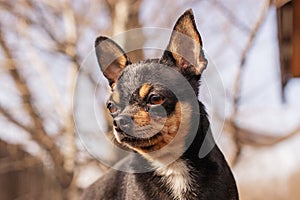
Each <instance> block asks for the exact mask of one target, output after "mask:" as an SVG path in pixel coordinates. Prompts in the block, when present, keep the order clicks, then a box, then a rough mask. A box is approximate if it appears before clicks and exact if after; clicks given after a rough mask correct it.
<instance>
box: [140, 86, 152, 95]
mask: <svg viewBox="0 0 300 200" xmlns="http://www.w3.org/2000/svg"><path fill="white" fill-rule="evenodd" d="M150 89H151V85H150V84H148V83H146V84H144V85H143V86H142V87H141V88H140V90H139V95H140V97H141V98H145V97H146V96H147V94H148V93H149V91H150Z"/></svg>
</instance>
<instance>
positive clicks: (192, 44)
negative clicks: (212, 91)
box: [162, 9, 207, 76]
mask: <svg viewBox="0 0 300 200" xmlns="http://www.w3.org/2000/svg"><path fill="white" fill-rule="evenodd" d="M162 59H163V60H171V61H173V62H174V64H175V65H176V66H177V67H178V70H179V71H180V72H181V73H183V74H189V75H196V76H197V75H201V73H202V71H203V70H204V69H205V68H206V65H207V60H206V58H205V56H204V53H203V50H202V41H201V37H200V34H199V32H198V30H197V27H196V23H195V20H194V15H193V11H192V9H189V10H187V11H185V13H184V14H183V15H181V16H180V18H179V19H178V20H177V22H176V24H175V26H174V29H173V32H172V35H171V38H170V41H169V44H168V46H167V49H166V50H165V52H164V54H163V57H162Z"/></svg>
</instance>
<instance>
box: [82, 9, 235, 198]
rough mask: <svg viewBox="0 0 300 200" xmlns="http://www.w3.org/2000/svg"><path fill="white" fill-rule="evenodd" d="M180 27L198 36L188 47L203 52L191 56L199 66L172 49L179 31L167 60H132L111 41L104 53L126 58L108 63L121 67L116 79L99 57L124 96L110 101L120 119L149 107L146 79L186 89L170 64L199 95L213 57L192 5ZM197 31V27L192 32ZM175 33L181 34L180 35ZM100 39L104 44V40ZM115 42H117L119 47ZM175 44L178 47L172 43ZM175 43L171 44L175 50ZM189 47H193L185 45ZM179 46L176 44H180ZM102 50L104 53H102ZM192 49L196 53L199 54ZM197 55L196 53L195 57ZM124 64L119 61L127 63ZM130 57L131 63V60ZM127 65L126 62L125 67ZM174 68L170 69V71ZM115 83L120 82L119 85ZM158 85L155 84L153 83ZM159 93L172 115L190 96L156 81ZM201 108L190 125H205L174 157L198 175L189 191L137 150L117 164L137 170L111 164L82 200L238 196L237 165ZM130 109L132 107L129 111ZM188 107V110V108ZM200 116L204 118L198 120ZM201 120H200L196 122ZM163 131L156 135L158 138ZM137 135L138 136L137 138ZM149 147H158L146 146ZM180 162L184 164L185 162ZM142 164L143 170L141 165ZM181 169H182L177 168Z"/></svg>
mask: <svg viewBox="0 0 300 200" xmlns="http://www.w3.org/2000/svg"><path fill="white" fill-rule="evenodd" d="M185 25H188V26H189V25H190V26H189V27H192V30H188V29H185ZM174 30H180V31H181V33H183V34H186V35H188V36H189V37H191V38H192V39H194V40H195V41H198V43H196V45H195V46H190V47H189V46H188V47H189V48H188V49H192V48H197V50H198V51H196V52H199V54H200V55H191V57H192V58H196V59H198V60H196V61H197V62H196V63H201V65H202V66H200V67H199V66H197V65H196V64H195V63H193V62H189V61H188V60H185V58H184V57H180V56H176V54H173V53H174V52H170V50H172V48H178V47H179V48H180V47H182V46H184V45H185V44H182V43H180V42H181V40H180V39H179V40H178V39H176V37H175V36H174V37H173V35H172V36H171V40H170V43H169V45H168V47H167V49H166V51H165V52H164V54H163V56H162V58H161V59H151V60H146V61H142V62H139V63H133V64H131V63H130V61H129V59H128V57H127V56H126V54H125V53H124V51H123V50H122V49H121V48H120V47H119V46H118V45H116V44H115V43H114V42H113V41H112V40H108V45H107V46H113V48H112V49H114V50H115V51H114V52H112V51H113V50H112V49H109V50H107V51H108V52H105V53H104V55H106V56H107V55H108V56H109V55H110V54H113V56H116V55H117V57H118V58H119V61H120V62H114V63H113V66H112V65H109V66H108V68H110V67H112V68H113V69H114V70H115V72H119V73H120V74H118V78H117V79H115V77H116V76H115V74H113V75H112V74H110V73H111V72H109V70H108V71H105V70H106V69H105V67H106V66H104V64H103V62H102V60H103V59H102V58H98V61H99V65H100V67H101V69H102V71H103V72H104V75H105V76H106V77H107V79H108V80H109V83H110V85H111V87H112V90H113V91H114V92H117V93H118V98H119V99H118V101H116V100H114V99H113V97H111V98H110V100H109V102H112V103H114V105H115V106H116V108H117V109H115V110H116V111H114V113H112V116H113V118H114V119H116V117H118V116H120V115H124V112H125V111H124V110H126V112H127V115H128V113H130V112H132V113H134V112H136V111H135V110H137V109H141V110H143V111H145V112H148V111H147V108H148V107H149V106H151V105H149V102H148V101H147V98H148V97H147V96H146V97H144V98H143V99H141V98H140V97H139V93H138V91H139V90H138V89H139V88H140V87H141V86H142V85H143V84H145V83H149V81H152V82H153V81H155V80H157V79H158V78H159V79H160V80H159V82H162V83H164V82H167V83H168V84H169V85H170V86H171V87H174V88H177V89H178V91H179V92H180V93H182V94H185V93H184V92H185V91H184V90H185V88H182V83H181V82H180V81H179V80H178V79H177V78H176V76H173V74H172V73H173V72H172V70H171V71H165V70H163V69H164V67H170V68H172V69H174V70H173V71H176V72H177V73H180V74H181V75H183V76H184V77H185V79H186V80H188V83H189V84H190V86H191V87H192V89H193V91H194V94H195V96H198V89H199V80H200V77H201V73H202V70H203V69H204V68H205V67H206V64H207V61H206V59H205V57H204V54H203V50H202V40H201V38H200V34H199V33H198V31H197V29H196V24H195V22H194V17H193V14H192V11H191V10H188V11H187V12H185V13H184V14H183V15H182V16H181V17H180V18H179V20H178V21H177V23H176V25H175V27H174ZM189 31H191V32H189ZM100 38H101V39H97V41H96V46H97V45H101V41H103V40H105V38H104V37H100ZM174 38H175V39H174ZM99 42H100V43H99ZM114 45H116V46H115V47H114ZM172 45H173V47H172ZM170 48H171V49H170ZM185 48H187V47H186V46H185ZM98 49H100V51H98V52H97V56H98V57H99V56H100V57H101V56H102V55H101V52H103V51H105V48H104V47H99V48H98ZM175 50H176V49H175ZM99 52H100V54H99ZM193 52H194V51H191V52H190V53H193ZM193 56H195V57H193ZM122 61H124V62H123V65H122V66H120V68H119V69H118V64H120V63H121V64H122ZM125 61H126V62H125ZM124 64H125V65H126V66H124ZM169 73H170V74H169ZM114 85H115V86H114ZM152 87H153V88H152ZM152 89H153V90H154V91H153V92H156V93H159V94H160V95H162V96H164V98H165V99H164V100H165V101H164V102H163V103H162V104H161V106H163V107H164V109H165V110H166V112H167V116H166V117H172V116H173V115H175V114H176V108H175V107H176V106H175V105H176V104H177V102H179V103H183V102H188V101H189V98H190V97H189V96H184V95H183V97H182V98H181V99H179V98H176V95H174V94H173V93H172V92H171V91H170V90H169V89H168V88H165V87H164V86H162V85H159V84H158V85H155V84H154V85H152V86H151V89H149V90H150V91H151V90H152ZM197 106H199V110H198V109H196V108H195V109H191V111H186V112H191V113H192V114H193V115H197V116H199V118H191V119H184V120H190V121H188V124H189V125H192V124H199V125H198V128H197V130H196V131H197V133H196V135H195V137H194V136H192V135H189V134H187V135H186V136H185V137H186V138H185V140H184V141H182V142H183V143H184V142H187V141H191V140H189V139H190V138H189V137H194V138H193V140H192V143H191V144H187V143H186V147H187V149H186V150H185V151H184V152H183V153H182V155H181V156H180V157H179V158H178V159H177V160H176V161H174V162H181V161H184V164H185V167H186V168H187V169H189V170H188V177H189V178H190V179H191V180H192V181H191V182H190V183H189V185H188V186H187V188H188V189H187V190H183V191H181V193H180V195H179V196H178V195H177V196H176V194H174V191H172V188H171V186H170V184H173V183H172V182H171V183H170V182H167V181H166V177H164V175H162V174H161V173H158V171H156V170H157V169H156V168H155V167H153V163H152V162H153V160H151V159H146V158H147V156H145V155H143V154H142V155H139V154H133V155H131V156H128V157H126V158H124V159H123V160H122V161H120V163H118V164H117V165H119V166H122V168H123V169H127V171H133V173H129V172H123V171H118V170H114V169H110V170H109V171H108V172H107V173H106V174H104V175H103V176H102V177H101V178H100V179H99V180H98V181H96V182H95V183H94V184H93V185H92V186H90V187H89V188H88V189H87V190H86V191H85V192H84V194H83V197H82V199H84V200H92V199H101V200H152V199H163V200H172V199H179V200H200V199H201V200H237V199H238V192H237V188H236V183H235V180H234V177H233V175H232V173H231V170H230V168H229V166H228V164H227V162H226V160H225V158H224V156H223V154H222V153H221V151H220V150H219V148H218V147H217V145H215V142H214V139H213V136H212V135H211V132H210V129H209V126H210V125H209V121H208V118H207V113H206V111H205V108H204V105H203V104H202V103H201V102H198V105H197ZM128 109H129V110H130V111H127V110H128ZM183 112H184V111H183ZM198 119H199V121H198ZM195 120H197V121H195ZM115 128H116V131H117V132H122V131H123V130H117V127H116V124H115ZM133 134H135V132H134V133H133ZM159 134H162V133H157V135H154V136H153V137H156V136H157V137H158V135H159ZM128 140H135V137H134V136H126V137H125V139H124V140H123V141H122V142H124V143H125V144H126V142H127V145H128V146H129V147H132V149H133V150H134V149H135V145H136V144H137V143H134V142H132V143H130V142H129V141H128ZM136 140H137V139H136ZM204 141H206V143H207V142H208V143H211V144H212V145H214V146H213V148H212V150H211V151H210V152H209V153H208V154H207V155H206V156H205V157H204V158H199V152H200V149H201V147H202V145H203V144H204V143H205V142H204ZM145 148H152V146H150V147H145ZM179 167H180V166H179ZM140 168H142V169H148V172H146V173H136V172H137V171H139V170H138V169H140ZM135 169H137V170H135ZM174 170H175V171H176V170H179V171H180V169H177V168H176V169H174Z"/></svg>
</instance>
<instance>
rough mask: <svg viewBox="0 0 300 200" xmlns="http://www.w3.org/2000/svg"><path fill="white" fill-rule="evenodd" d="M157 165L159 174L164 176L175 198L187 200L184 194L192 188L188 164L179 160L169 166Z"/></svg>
mask: <svg viewBox="0 0 300 200" xmlns="http://www.w3.org/2000/svg"><path fill="white" fill-rule="evenodd" d="M155 166H156V167H157V169H156V172H157V174H159V175H161V176H163V177H162V178H163V181H164V182H165V183H166V184H167V185H168V187H169V188H170V190H171V192H172V194H173V196H174V199H176V200H185V199H186V198H185V197H184V194H185V193H186V192H187V191H189V190H190V188H191V183H192V177H190V175H189V172H190V170H191V169H189V167H188V165H187V164H186V163H185V162H184V161H180V160H178V161H175V162H174V163H172V164H170V165H168V166H159V163H158V164H156V165H155Z"/></svg>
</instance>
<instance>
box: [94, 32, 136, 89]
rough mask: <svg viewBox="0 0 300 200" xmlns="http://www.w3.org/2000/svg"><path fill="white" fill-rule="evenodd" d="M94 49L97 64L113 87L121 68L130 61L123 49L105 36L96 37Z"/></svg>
mask: <svg viewBox="0 0 300 200" xmlns="http://www.w3.org/2000/svg"><path fill="white" fill-rule="evenodd" d="M95 49H96V56H97V60H98V64H99V66H100V68H101V70H102V72H103V74H104V76H105V77H106V78H107V80H108V82H109V85H110V86H111V87H112V88H113V85H114V84H115V83H116V81H117V80H118V78H119V76H120V74H121V72H122V71H123V69H124V68H125V67H126V66H127V65H129V64H130V63H131V62H130V60H129V58H128V56H127V55H126V53H125V52H124V50H123V49H122V48H121V47H120V46H119V45H118V44H117V43H115V42H114V41H113V40H111V39H109V38H107V37H105V36H99V37H98V38H97V39H96V41H95Z"/></svg>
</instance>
